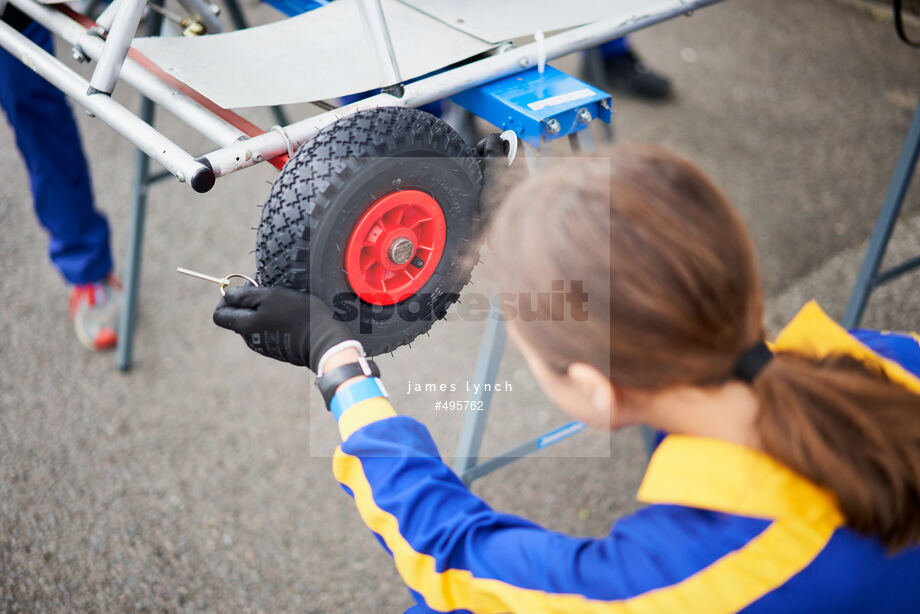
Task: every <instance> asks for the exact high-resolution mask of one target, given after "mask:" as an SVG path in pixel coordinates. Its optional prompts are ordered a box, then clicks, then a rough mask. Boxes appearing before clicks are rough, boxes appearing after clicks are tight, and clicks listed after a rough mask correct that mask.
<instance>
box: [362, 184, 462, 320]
mask: <svg viewBox="0 0 920 614" xmlns="http://www.w3.org/2000/svg"><path fill="white" fill-rule="evenodd" d="M446 238H447V223H446V222H445V221H444V212H443V211H441V206H440V205H438V203H437V201H436V200H435V199H433V198H432V197H431V196H430V195H428V194H426V193H425V192H421V191H419V190H403V191H401V192H392V193H390V194H387V195H386V196H383V197H381V198H378V199H377V200H376V201H374V202H373V203H372V204H371V206H370V207H368V209H367V211H365V212H364V215H362V216H361V219H359V220H358V223H357V224H356V225H355V228H354V230H352V231H351V236H350V237H349V238H348V245H347V246H346V247H345V273H346V275H347V276H348V283H349V284H351V287H352V289H353V290H354V291H355V293H356V294H357V295H358V296H359V297H360V298H361V299H362V300H363V301H365V302H368V303H372V304H374V305H393V304H395V303H398V302H400V301H402V300H405V299H407V298H409V297H410V296H412V295H413V294H415V293H416V292H418V291H419V290H421V288H422V286H424V285H425V282H427V281H428V280H429V279H430V278H431V274H432V273H434V270H435V269H436V268H437V266H438V263H439V262H440V261H441V254H442V253H444V242H445V240H446Z"/></svg>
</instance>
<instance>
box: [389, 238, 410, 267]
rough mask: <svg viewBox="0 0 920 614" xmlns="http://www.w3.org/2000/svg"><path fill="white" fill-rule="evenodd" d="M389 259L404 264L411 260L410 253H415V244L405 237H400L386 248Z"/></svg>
mask: <svg viewBox="0 0 920 614" xmlns="http://www.w3.org/2000/svg"><path fill="white" fill-rule="evenodd" d="M387 252H388V254H389V256H390V260H392V261H393V262H394V263H396V264H406V263H407V262H409V261H410V260H412V254H414V253H415V245H413V244H412V241H410V240H409V239H407V238H405V237H400V238H398V239H396V240H395V241H393V242H392V243H390V249H389V250H387Z"/></svg>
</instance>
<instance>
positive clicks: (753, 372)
mask: <svg viewBox="0 0 920 614" xmlns="http://www.w3.org/2000/svg"><path fill="white" fill-rule="evenodd" d="M771 358H773V351H772V350H771V349H770V348H769V346H767V342H766V341H758V342H757V343H756V344H754V345H752V346H751V347H750V348H748V349H747V350H746V351H745V352H744V353H743V354H742V355H741V357H740V358H739V359H738V362H736V363H735V368H734V369H732V375H733V376H734V377H736V378H738V379H740V380H742V381H745V382H748V383H751V382H753V381H754V378H755V377H757V375H758V374H759V373H760V372H761V370H763V368H764V367H766V366H767V363H768V362H770V359H771Z"/></svg>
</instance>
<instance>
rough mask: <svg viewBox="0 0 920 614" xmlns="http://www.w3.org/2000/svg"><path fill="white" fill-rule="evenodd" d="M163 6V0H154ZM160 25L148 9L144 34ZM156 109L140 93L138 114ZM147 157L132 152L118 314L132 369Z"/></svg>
mask: <svg viewBox="0 0 920 614" xmlns="http://www.w3.org/2000/svg"><path fill="white" fill-rule="evenodd" d="M153 1H154V3H155V4H157V5H159V6H162V4H163V2H162V0H153ZM162 27H163V17H162V15H160V14H159V13H157V12H154V11H151V12H150V15H148V16H147V28H146V34H147V36H154V35H156V34H157V33H159V32H160V30H161V28H162ZM155 109H156V107H155V105H154V104H153V101H152V100H150V99H149V98H145V97H143V96H142V97H141V108H140V112H139V113H138V115H139V116H140V118H141V120H142V121H144V122H146V123H148V124H150V125H153V115H154V110H155ZM150 183H151V178H150V158H148V157H147V154H145V153H144V152H142V151H141V150H139V149H138V150H136V151H135V153H134V182H133V184H132V186H131V228H130V229H129V231H128V250H127V257H126V258H125V276H124V305H122V308H121V313H120V314H119V316H118V348H117V352H116V361H117V364H118V369H119V370H120V371H128V370H130V369H131V363H132V360H133V356H134V333H135V325H136V323H137V300H138V290H139V288H140V283H141V257H142V248H143V244H144V222H145V220H146V218H147V188H148V187H149V186H150Z"/></svg>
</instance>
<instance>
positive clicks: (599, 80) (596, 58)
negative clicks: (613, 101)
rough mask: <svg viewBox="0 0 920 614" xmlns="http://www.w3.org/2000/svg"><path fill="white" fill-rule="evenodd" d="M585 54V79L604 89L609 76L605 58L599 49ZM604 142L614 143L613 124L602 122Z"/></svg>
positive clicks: (595, 48) (589, 50) (590, 50)
mask: <svg viewBox="0 0 920 614" xmlns="http://www.w3.org/2000/svg"><path fill="white" fill-rule="evenodd" d="M584 53H585V64H584V65H585V75H584V76H585V78H586V79H587V80H588V81H590V82H591V83H594V84H595V85H597V86H598V87H603V86H604V85H606V83H607V74H606V72H605V71H604V58H603V57H602V56H601V51H600V49H598V48H597V47H594V48H593V49H588V50H587V51H585V52H584ZM601 129H602V130H603V134H604V140H605V141H606V142H608V143H612V142H613V139H614V134H613V123H609V124H608V123H607V122H601Z"/></svg>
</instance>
